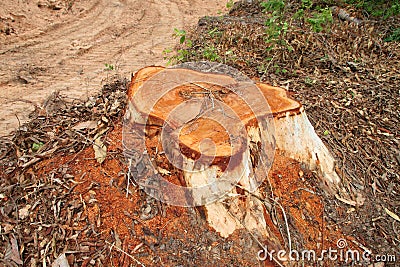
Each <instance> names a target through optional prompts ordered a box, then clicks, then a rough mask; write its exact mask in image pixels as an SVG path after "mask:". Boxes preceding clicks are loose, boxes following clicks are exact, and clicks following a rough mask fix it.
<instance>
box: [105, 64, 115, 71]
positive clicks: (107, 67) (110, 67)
mask: <svg viewBox="0 0 400 267" xmlns="http://www.w3.org/2000/svg"><path fill="white" fill-rule="evenodd" d="M104 66H105V67H106V70H109V71H111V70H114V69H115V68H114V65H112V64H108V63H106V64H104Z"/></svg>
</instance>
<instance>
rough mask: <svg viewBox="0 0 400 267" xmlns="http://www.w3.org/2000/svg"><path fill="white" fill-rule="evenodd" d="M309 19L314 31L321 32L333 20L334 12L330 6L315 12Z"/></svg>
mask: <svg viewBox="0 0 400 267" xmlns="http://www.w3.org/2000/svg"><path fill="white" fill-rule="evenodd" d="M307 21H308V23H310V24H311V28H312V30H313V31H314V32H321V31H323V30H324V29H325V28H326V27H327V26H328V25H329V24H330V23H332V22H333V17H332V12H331V10H330V9H329V8H324V9H321V10H319V11H316V12H314V13H313V16H312V17H311V18H308V19H307Z"/></svg>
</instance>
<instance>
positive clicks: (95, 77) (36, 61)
mask: <svg viewBox="0 0 400 267" xmlns="http://www.w3.org/2000/svg"><path fill="white" fill-rule="evenodd" d="M225 4H226V1H225V0H219V1H211V0H196V1H188V0H179V1H178V0H167V1H160V0H151V1H139V0H115V1H108V0H89V1H83V0H61V1H53V0H40V1H26V0H18V1H15V0H3V1H2V3H1V7H0V66H1V67H0V105H1V106H2V109H1V111H0V135H4V134H7V133H9V132H10V131H12V130H15V129H16V128H17V127H18V125H19V123H23V122H25V121H27V120H28V115H29V113H30V112H31V111H32V110H34V108H35V105H40V104H41V103H42V102H43V100H44V99H46V98H47V97H48V96H49V95H50V94H51V93H52V92H54V91H60V93H61V94H62V95H65V96H68V98H70V99H74V98H79V99H81V98H85V97H87V96H89V95H92V94H93V93H94V92H97V90H98V89H99V88H101V86H99V85H100V84H101V83H103V82H105V81H107V79H108V78H109V77H110V76H113V75H114V74H119V75H122V76H125V77H129V76H130V74H131V73H132V72H135V71H136V70H138V68H140V67H144V66H146V65H153V64H159V65H163V64H164V63H165V61H164V60H163V54H162V51H163V50H164V49H165V48H167V47H172V46H173V45H174V44H175V40H174V37H173V36H172V33H173V29H174V28H178V29H181V28H184V27H186V26H188V25H191V24H194V23H196V22H197V20H198V19H199V18H200V17H202V16H204V15H212V14H217V12H218V11H219V10H223V9H224V7H225ZM105 64H109V65H110V67H109V68H107V67H105ZM18 120H19V121H20V122H19V121H18Z"/></svg>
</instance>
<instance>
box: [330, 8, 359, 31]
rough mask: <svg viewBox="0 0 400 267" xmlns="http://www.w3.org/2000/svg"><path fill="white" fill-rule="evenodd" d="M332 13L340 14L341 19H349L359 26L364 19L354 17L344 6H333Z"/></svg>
mask: <svg viewBox="0 0 400 267" xmlns="http://www.w3.org/2000/svg"><path fill="white" fill-rule="evenodd" d="M331 11H332V14H333V15H335V16H338V17H339V18H340V19H342V20H345V21H348V22H350V23H354V24H356V25H357V26H358V25H360V24H361V23H362V20H360V19H358V18H355V17H352V16H351V15H350V14H349V13H348V12H347V11H346V10H344V9H343V8H340V7H337V6H333V7H331Z"/></svg>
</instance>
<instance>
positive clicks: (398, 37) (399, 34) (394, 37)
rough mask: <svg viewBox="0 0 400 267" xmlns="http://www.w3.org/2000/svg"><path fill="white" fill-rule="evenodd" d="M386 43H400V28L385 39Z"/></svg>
mask: <svg viewBox="0 0 400 267" xmlns="http://www.w3.org/2000/svg"><path fill="white" fill-rule="evenodd" d="M383 40H384V41H385V42H399V41H400V28H396V29H394V30H393V31H392V32H391V33H390V34H389V35H388V36H387V37H386V38H385V39H383Z"/></svg>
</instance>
